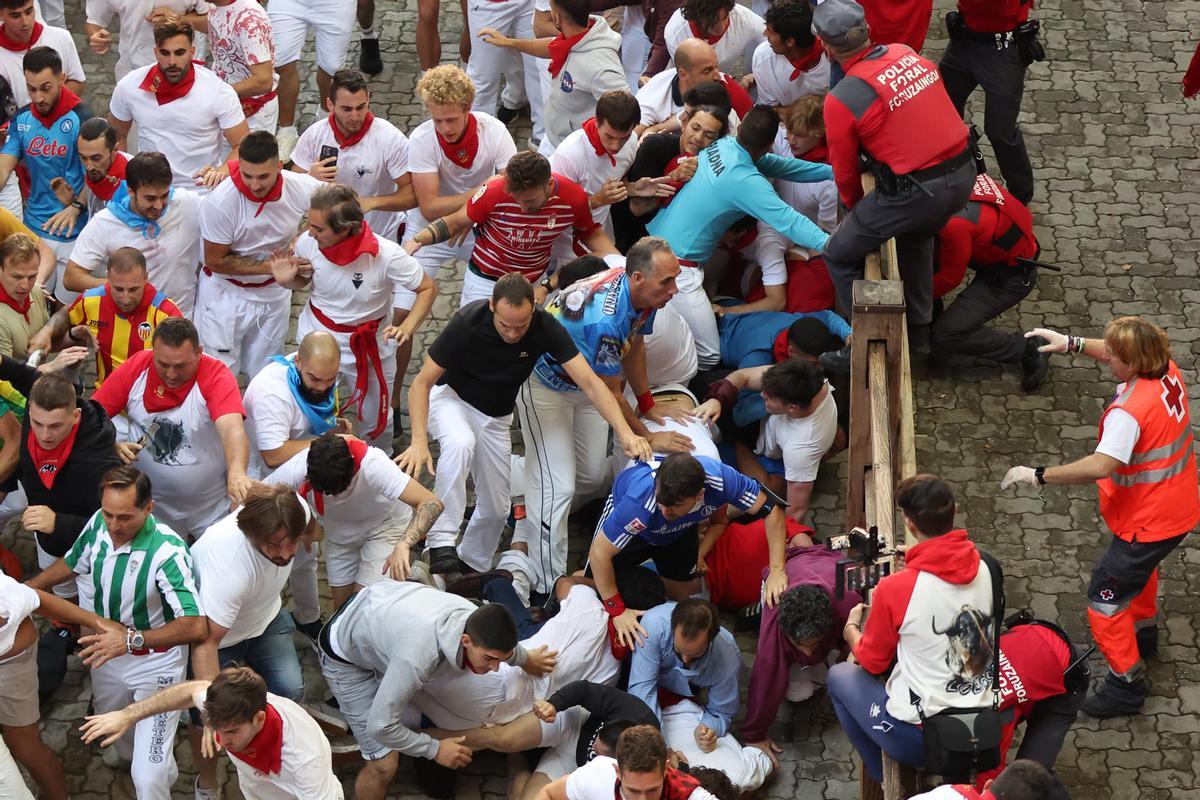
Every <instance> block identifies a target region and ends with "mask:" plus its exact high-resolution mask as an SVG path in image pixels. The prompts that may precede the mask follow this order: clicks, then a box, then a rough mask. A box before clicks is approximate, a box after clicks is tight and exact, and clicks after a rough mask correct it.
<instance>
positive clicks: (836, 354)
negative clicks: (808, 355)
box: [821, 345, 850, 375]
mask: <svg viewBox="0 0 1200 800" xmlns="http://www.w3.org/2000/svg"><path fill="white" fill-rule="evenodd" d="M821 367H822V368H824V370H825V371H826V372H832V373H834V374H837V375H849V374H850V345H846V346H845V347H843V348H842V349H841V350H830V351H828V352H825V353H821Z"/></svg>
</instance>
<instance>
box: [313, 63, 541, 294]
mask: <svg viewBox="0 0 1200 800" xmlns="http://www.w3.org/2000/svg"><path fill="white" fill-rule="evenodd" d="M417 96H418V97H420V98H421V102H422V103H424V104H425V108H426V110H427V111H428V112H429V116H430V119H428V120H426V121H425V122H422V123H421V124H420V125H419V126H417V129H416V130H414V131H413V132H412V135H411V136H410V137H409V140H408V168H409V171H410V172H411V174H412V186H413V192H414V194H415V195H416V201H417V205H416V206H415V207H414V208H412V209H410V210H409V212H408V230H410V231H413V232H414V233H415V232H416V231H419V230H421V229H423V228H424V227H425V226H426V225H428V224H429V223H430V222H431V221H433V220H435V219H439V218H441V217H445V216H449V215H450V214H453V213H455V212H456V211H458V210H459V209H461V208H462V207H463V206H465V205H466V203H467V200H469V199H470V198H471V195H472V194H474V193H475V190H476V189H477V188H479V187H480V186H482V185H483V184H484V183H486V182H487V181H488V179H489V178H491V177H493V176H494V175H498V174H499V173H501V172H503V171H504V168H505V167H506V166H508V160H509V159H510V158H512V157H513V156H514V155H516V152H517V147H516V144H514V142H513V138H512V134H510V133H509V132H508V128H506V127H505V126H504V125H503V124H502V123H501V122H500V121H499V120H498V119H496V118H495V117H493V116H491V115H490V114H487V113H484V112H483V111H472V110H471V108H472V105H473V103H474V102H475V86H474V84H472V83H471V79H470V78H468V77H467V75H466V73H465V72H463V71H462V70H461V69H459V68H458V67H456V66H454V65H453V64H442V65H441V66H437V67H434V68H433V69H431V70H429V71H428V72H426V73H425V74H424V75H422V76H421V80H419V81H418V82H417ZM310 130H311V128H310ZM306 133H307V132H306ZM474 246H475V233H474V231H473V230H472V231H468V232H467V234H466V236H465V237H464V238H463V240H462V242H460V243H459V244H458V245H451V244H450V243H449V242H439V243H438V244H433V245H429V246H427V247H422V248H421V249H420V250H418V251H417V253H416V259H417V261H418V262H420V264H421V266H422V267H423V268H424V270H425V274H426V275H428V276H429V277H431V278H435V279H436V278H437V273H438V270H439V269H441V267H442V265H443V264H445V263H446V262H447V261H449V260H451V259H458V260H460V261H466V260H467V259H468V258H469V257H470V255H471V250H472V248H474Z"/></svg>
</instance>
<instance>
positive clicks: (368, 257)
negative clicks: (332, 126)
mask: <svg viewBox="0 0 1200 800" xmlns="http://www.w3.org/2000/svg"><path fill="white" fill-rule="evenodd" d="M271 266H272V272H273V274H274V276H275V279H276V280H277V281H278V282H279V285H280V286H284V287H286V288H289V289H302V288H305V287H309V288H310V291H309V295H308V303H307V304H305V306H304V311H303V312H301V314H300V321H299V323H298V325H297V329H296V330H297V334H298V335H300V336H303V335H305V334H307V333H308V332H309V331H313V330H325V331H328V332H330V333H332V334H333V335H334V337H335V338H336V339H337V340H338V343H339V344H340V345H341V348H342V358H341V371H342V379H343V380H344V381H345V383H346V384H347V385H349V386H352V387H354V388H353V395H352V396H351V397H350V399H349V400H347V401H346V403H347V405H356V407H357V416H358V419H357V422H356V427H357V432H358V435H360V436H362V437H363V438H365V439H367V440H368V441H370V442H371V443H372V444H373V445H375V446H377V447H382V448H385V449H387V450H388V451H389V452H390V450H391V442H392V426H391V423H392V404H391V401H390V393H391V389H392V384H393V383H394V382H395V378H396V372H395V370H396V359H395V351H396V348H397V345H398V344H400V345H402V344H405V343H407V342H411V341H412V337H413V333H414V332H415V330H416V329H417V327H419V326H420V324H421V323H422V322H423V321H424V319H425V317H426V316H427V315H428V314H429V310H430V309H431V308H432V307H433V300H434V298H435V297H436V296H437V287H436V286H435V285H434V283H433V280H432V279H431V278H430V277H429V276H428V275H426V274H425V273H424V272H422V271H421V266H420V265H419V264H418V263H417V260H416V259H415V258H413V257H412V256H410V255H409V254H408V253H407V252H405V250H404V248H402V247H401V246H400V245H398V244H396V243H395V242H393V241H390V240H388V239H384V238H383V237H381V236H376V235H375V234H374V232H372V230H371V226H370V224H369V223H368V222H367V221H366V220H365V219H364V214H363V208H362V206H361V205H360V204H359V202H358V198H356V197H355V196H354V192H353V190H351V189H350V188H349V187H347V186H342V185H339V184H335V185H333V186H325V187H322V188H320V189H318V190H317V191H316V192H314V193H313V196H312V203H311V207H310V208H309V212H308V231H307V232H305V233H304V234H302V235H301V236H300V238H299V239H298V240H297V241H296V245H295V254H294V255H293V256H290V257H283V258H279V259H276V260H275V261H274V262H272V265H271ZM401 288H403V289H407V290H408V291H410V292H413V293H414V294H415V295H416V299H415V300H414V302H413V307H412V310H411V311H410V313H408V314H407V315H406V316H405V319H404V322H402V323H401V324H400V325H389V324H388V322H389V319H390V313H389V312H390V311H391V307H392V298H393V297H394V296H395V293H396V290H397V289H401Z"/></svg>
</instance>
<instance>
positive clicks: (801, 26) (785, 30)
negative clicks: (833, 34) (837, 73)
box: [752, 0, 829, 106]
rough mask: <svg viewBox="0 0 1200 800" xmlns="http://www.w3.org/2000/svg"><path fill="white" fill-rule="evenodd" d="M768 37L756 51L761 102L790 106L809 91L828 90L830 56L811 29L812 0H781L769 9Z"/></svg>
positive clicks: (755, 67)
mask: <svg viewBox="0 0 1200 800" xmlns="http://www.w3.org/2000/svg"><path fill="white" fill-rule="evenodd" d="M765 34H766V37H767V40H766V41H765V42H763V43H762V44H760V45H759V46H758V47H757V48H756V49H755V51H754V62H753V65H752V66H753V70H754V83H755V85H756V86H757V87H758V102H760V103H762V104H763V105H765V106H790V105H791V104H792V103H794V102H796V101H797V100H799V99H800V98H801V97H803V96H804V95H806V94H816V95H824V94H825V93H826V92H828V91H829V59H828V58H826V57H825V49H824V48H823V47H821V42H820V40H818V39H817V37H816V36H815V35H813V32H812V4H811V3H810V2H809V0H778V1H777V2H775V3H773V4H772V5H771V7H770V8H768V9H767V17H766V29H765Z"/></svg>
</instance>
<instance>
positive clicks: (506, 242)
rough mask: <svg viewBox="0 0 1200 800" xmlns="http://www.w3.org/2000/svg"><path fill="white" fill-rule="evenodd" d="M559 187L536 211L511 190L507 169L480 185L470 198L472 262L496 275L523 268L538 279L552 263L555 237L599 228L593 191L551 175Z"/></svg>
mask: <svg viewBox="0 0 1200 800" xmlns="http://www.w3.org/2000/svg"><path fill="white" fill-rule="evenodd" d="M552 182H553V187H554V191H553V192H552V193H551V194H550V197H549V198H548V199H547V200H546V203H545V205H543V206H542V207H541V208H540V209H538V210H537V211H535V212H533V213H531V214H530V213H526V212H525V211H522V210H521V204H520V203H518V202H517V201H516V200H515V199H513V196H512V195H510V194H509V193H508V188H507V184H506V181H505V178H504V176H503V175H497V176H496V177H495V178H492V180H490V181H488V182H487V183H486V184H485V185H483V186H481V187H480V188H479V191H477V192H476V193H475V196H474V197H472V198H471V199H470V200H468V201H467V216H468V217H470V218H471V221H472V222H474V223H475V226H476V227H475V249H474V250H473V251H472V252H471V263H472V265H473V266H474V267H475V269H477V270H478V271H479V272H480V273H482V274H483V275H484V276H485V277H488V278H491V279H493V280H495V279H497V278H500V277H503V276H504V275H507V274H508V273H510V272H520V273H521V274H522V275H524V276H525V277H526V278H528V279H529V280H530V281H531V282H536V281H537V280H538V279H539V278H540V277H541V276H542V273H543V272H545V271H546V267H547V266H548V265H549V264H550V250H551V248H552V247H553V246H554V240H555V239H557V238H558V237H559V235H560V234H562V233H563V232H564V231H566V230H567V229H568V228H574V229H575V235H576V238H583V237H584V236H587V235H588V234H589V233H591V232H592V230H594V229H595V228H596V223H595V221H594V220H593V219H592V210H591V207H590V205H589V204H588V195H587V192H585V191H584V190H583V189H582V188H581V187H580V186H579V184H577V183H575V182H574V181H572V180H570V179H568V178H564V177H563V176H561V175H557V174H554V175H553V176H552Z"/></svg>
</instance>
